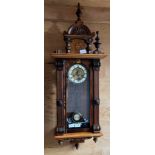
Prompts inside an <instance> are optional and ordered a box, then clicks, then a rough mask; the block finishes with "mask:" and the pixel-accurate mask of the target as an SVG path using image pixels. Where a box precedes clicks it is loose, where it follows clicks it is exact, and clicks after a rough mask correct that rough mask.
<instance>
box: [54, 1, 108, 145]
mask: <svg viewBox="0 0 155 155" xmlns="http://www.w3.org/2000/svg"><path fill="white" fill-rule="evenodd" d="M76 15H77V20H76V21H75V23H74V24H73V25H71V26H70V27H69V29H68V31H65V32H64V34H63V35H64V41H65V44H66V47H65V49H66V50H65V51H64V52H59V53H57V52H56V53H52V54H51V56H52V58H54V59H55V62H56V78H57V83H56V86H57V100H56V104H57V127H56V132H55V139H56V140H58V142H59V143H60V144H62V143H63V142H64V141H70V142H72V143H73V144H75V146H76V148H78V146H79V143H81V142H84V141H85V139H89V138H93V140H94V141H95V142H96V141H97V138H98V137H100V136H102V133H101V132H100V129H101V127H100V124H99V104H100V98H99V69H100V65H101V64H100V59H102V58H104V57H105V54H103V53H102V52H100V51H99V45H100V42H99V36H98V35H99V34H98V31H97V32H96V38H95V42H93V41H94V37H95V33H92V32H91V31H90V29H89V28H88V27H87V26H86V25H84V23H83V22H82V20H81V9H80V4H79V3H78V7H77V11H76ZM93 45H95V48H94V49H93Z"/></svg>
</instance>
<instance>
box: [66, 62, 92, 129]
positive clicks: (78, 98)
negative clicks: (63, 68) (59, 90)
mask: <svg viewBox="0 0 155 155" xmlns="http://www.w3.org/2000/svg"><path fill="white" fill-rule="evenodd" d="M66 96H67V97H66V104H67V105H66V112H67V130H68V131H77V130H79V131H80V130H81V131H83V130H86V129H88V128H89V127H90V77H89V71H88V69H87V68H86V67H85V66H84V65H82V64H73V65H71V66H70V67H69V69H68V72H67V95H66Z"/></svg>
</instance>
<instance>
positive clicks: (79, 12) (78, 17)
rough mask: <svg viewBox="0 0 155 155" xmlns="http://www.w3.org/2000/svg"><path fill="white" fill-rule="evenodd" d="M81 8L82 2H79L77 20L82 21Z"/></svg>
mask: <svg viewBox="0 0 155 155" xmlns="http://www.w3.org/2000/svg"><path fill="white" fill-rule="evenodd" d="M81 14H82V12H81V8H80V3H78V6H77V11H76V15H77V21H80V20H81V18H80V17H81Z"/></svg>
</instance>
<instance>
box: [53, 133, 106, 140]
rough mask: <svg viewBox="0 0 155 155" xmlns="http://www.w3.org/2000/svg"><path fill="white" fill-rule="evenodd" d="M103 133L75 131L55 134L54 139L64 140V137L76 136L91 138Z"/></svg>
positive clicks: (73, 137) (71, 137)
mask: <svg viewBox="0 0 155 155" xmlns="http://www.w3.org/2000/svg"><path fill="white" fill-rule="evenodd" d="M101 136H103V134H102V133H101V132H99V133H93V132H78V133H77V132H76V133H65V134H63V135H56V136H55V137H54V138H55V139H56V140H64V139H76V138H92V137H101Z"/></svg>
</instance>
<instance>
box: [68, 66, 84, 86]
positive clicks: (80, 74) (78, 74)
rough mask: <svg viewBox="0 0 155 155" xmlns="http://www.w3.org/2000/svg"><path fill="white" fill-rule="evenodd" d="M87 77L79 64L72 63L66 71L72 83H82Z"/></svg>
mask: <svg viewBox="0 0 155 155" xmlns="http://www.w3.org/2000/svg"><path fill="white" fill-rule="evenodd" d="M86 78H87V70H86V68H85V67H84V66H83V65H81V64H74V65H73V66H71V67H70V69H69V71H68V79H69V80H70V81H71V82H73V83H82V82H84V81H85V80H86Z"/></svg>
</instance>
